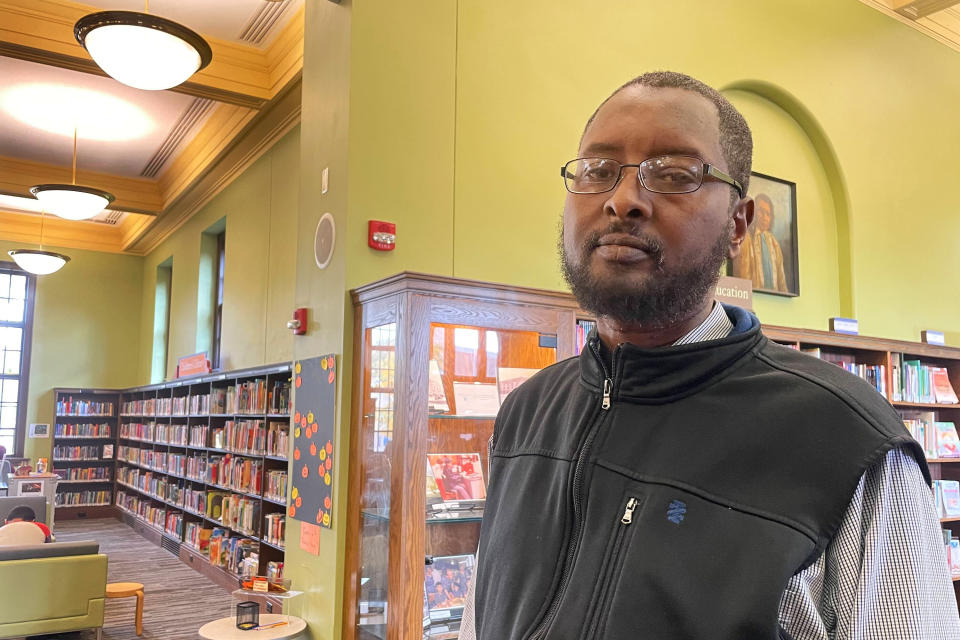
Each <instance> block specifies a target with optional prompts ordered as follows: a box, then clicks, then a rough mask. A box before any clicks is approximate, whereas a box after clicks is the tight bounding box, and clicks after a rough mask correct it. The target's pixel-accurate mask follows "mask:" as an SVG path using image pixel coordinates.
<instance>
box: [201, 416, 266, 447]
mask: <svg viewBox="0 0 960 640" xmlns="http://www.w3.org/2000/svg"><path fill="white" fill-rule="evenodd" d="M266 444H267V434H266V430H265V429H264V428H263V420H236V421H235V420H227V421H226V422H224V425H223V427H215V428H214V429H213V430H212V431H211V433H210V446H211V447H212V448H215V449H227V450H230V451H235V452H237V453H249V454H254V455H263V453H264V448H265V447H266Z"/></svg>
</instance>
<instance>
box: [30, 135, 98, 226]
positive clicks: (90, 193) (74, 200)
mask: <svg viewBox="0 0 960 640" xmlns="http://www.w3.org/2000/svg"><path fill="white" fill-rule="evenodd" d="M30 193H32V194H33V195H34V197H35V198H36V199H37V200H39V201H40V202H41V203H43V206H44V208H45V209H47V210H49V211H50V213H54V214H56V215H58V216H60V217H61V218H66V219H67V220H86V219H87V218H92V217H93V216H95V215H97V214H98V213H100V212H101V211H103V210H104V209H105V208H106V207H107V205H109V204H110V203H111V202H113V201H114V197H113V194H112V193H109V192H107V191H104V190H103V189H95V188H93V187H84V186H81V185H78V184H77V129H76V127H74V129H73V183H72V184H38V185H35V186H32V187H30Z"/></svg>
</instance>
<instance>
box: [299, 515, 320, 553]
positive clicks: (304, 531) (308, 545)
mask: <svg viewBox="0 0 960 640" xmlns="http://www.w3.org/2000/svg"><path fill="white" fill-rule="evenodd" d="M300 548H301V549H303V550H304V551H306V552H307V553H312V554H313V555H315V556H318V555H320V527H318V526H317V525H315V524H310V523H309V522H303V521H301V522H300Z"/></svg>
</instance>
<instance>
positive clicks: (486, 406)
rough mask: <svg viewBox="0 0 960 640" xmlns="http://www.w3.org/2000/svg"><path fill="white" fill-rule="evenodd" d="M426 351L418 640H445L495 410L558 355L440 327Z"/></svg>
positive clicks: (524, 336) (473, 542) (470, 556)
mask: <svg viewBox="0 0 960 640" xmlns="http://www.w3.org/2000/svg"><path fill="white" fill-rule="evenodd" d="M541 342H543V344H544V345H546V346H542V344H541ZM429 348H430V360H429V388H428V403H427V412H428V420H427V424H428V433H427V440H426V461H425V462H426V479H425V488H426V513H425V520H426V533H425V537H424V543H425V546H426V548H425V550H424V563H425V566H424V585H423V591H424V605H423V638H431V639H446V638H456V637H457V634H458V632H459V629H460V619H461V616H462V614H463V607H464V605H465V602H466V596H467V589H468V587H469V584H470V581H471V579H472V577H473V570H474V566H475V563H476V559H475V554H476V550H477V544H478V542H479V536H480V522H481V520H482V518H483V509H484V504H485V499H486V486H487V482H488V481H489V459H488V444H489V442H490V438H491V437H492V435H493V425H494V420H495V418H496V415H497V412H498V410H499V408H500V404H501V403H502V401H503V399H504V398H505V397H506V396H507V394H508V393H510V392H511V391H513V390H514V389H515V388H516V387H518V386H519V385H520V384H521V383H522V382H523V381H524V380H526V379H527V378H529V377H530V376H531V375H533V374H534V373H536V372H537V371H539V370H540V369H542V368H543V367H546V366H548V365H550V364H553V363H554V362H556V360H557V354H556V347H555V341H551V340H549V338H548V339H546V340H542V337H541V334H539V333H538V332H534V331H515V330H501V329H488V328H483V327H477V326H464V325H452V324H438V323H434V324H431V325H430V347H429Z"/></svg>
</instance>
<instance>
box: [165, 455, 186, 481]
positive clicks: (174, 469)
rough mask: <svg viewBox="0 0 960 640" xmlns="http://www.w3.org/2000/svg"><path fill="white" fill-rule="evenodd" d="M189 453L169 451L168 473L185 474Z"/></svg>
mask: <svg viewBox="0 0 960 640" xmlns="http://www.w3.org/2000/svg"><path fill="white" fill-rule="evenodd" d="M187 457H188V456H187V455H185V454H182V453H173V452H171V453H168V454H167V466H166V470H167V472H168V473H172V474H174V475H177V476H183V475H186V473H187Z"/></svg>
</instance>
